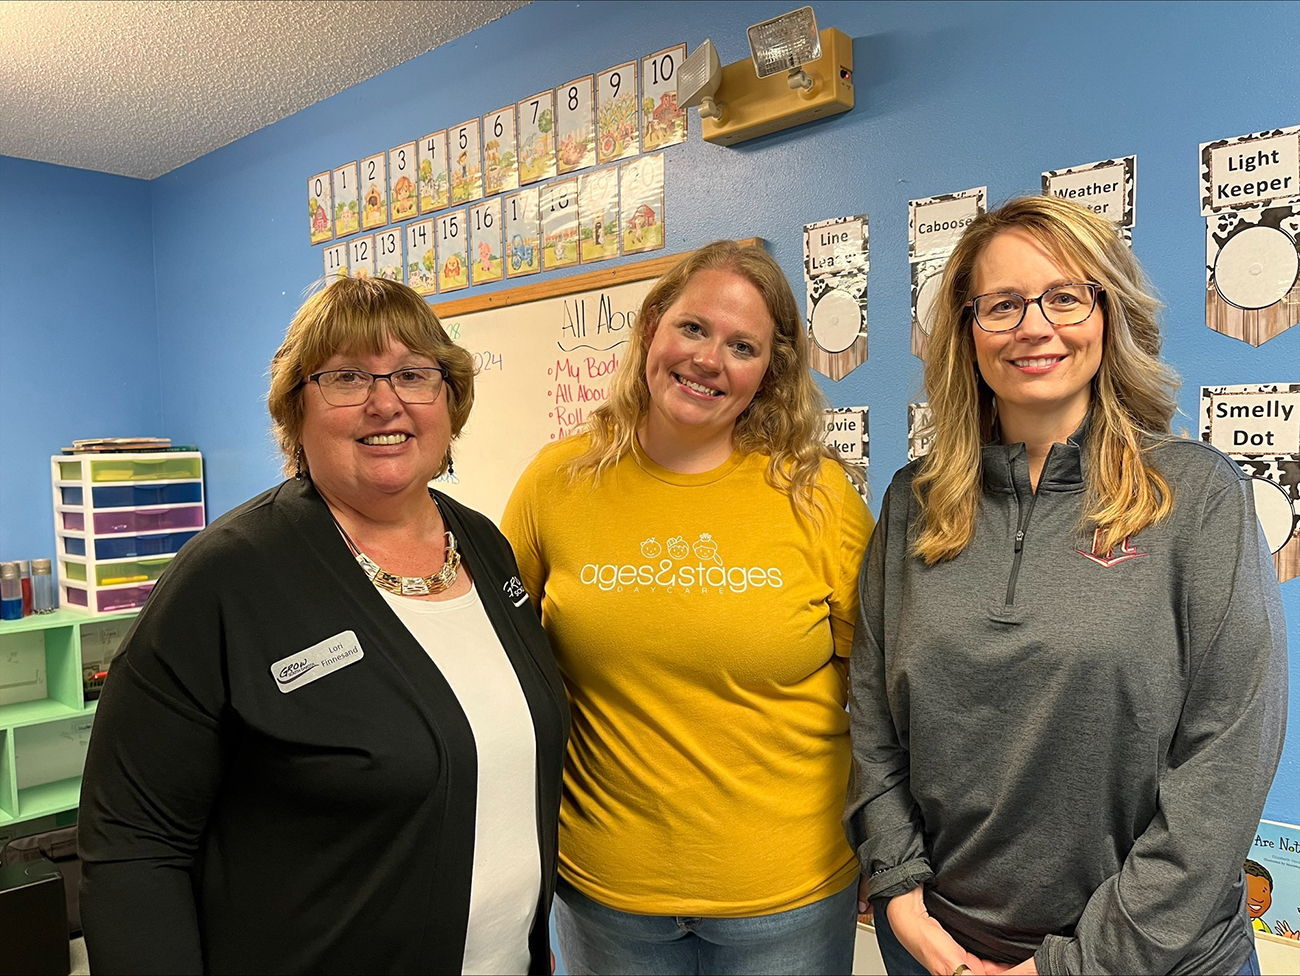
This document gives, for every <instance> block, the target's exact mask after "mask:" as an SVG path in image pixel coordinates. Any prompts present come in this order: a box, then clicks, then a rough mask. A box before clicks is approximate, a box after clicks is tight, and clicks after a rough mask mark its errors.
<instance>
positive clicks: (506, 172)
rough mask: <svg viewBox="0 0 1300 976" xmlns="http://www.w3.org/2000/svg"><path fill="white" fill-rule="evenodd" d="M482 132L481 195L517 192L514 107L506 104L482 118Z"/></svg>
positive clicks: (517, 174) (517, 168)
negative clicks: (507, 191)
mask: <svg viewBox="0 0 1300 976" xmlns="http://www.w3.org/2000/svg"><path fill="white" fill-rule="evenodd" d="M483 133H484V142H483V195H484V196H492V195H493V194H495V193H501V192H503V191H505V190H514V189H517V188H518V186H519V166H518V159H517V156H516V153H515V107H514V106H513V105H507V106H506V107H505V108H499V109H497V110H496V111H495V112H489V113H488V114H487V115H485V116H483Z"/></svg>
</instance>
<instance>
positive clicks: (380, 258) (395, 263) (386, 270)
mask: <svg viewBox="0 0 1300 976" xmlns="http://www.w3.org/2000/svg"><path fill="white" fill-rule="evenodd" d="M375 277H377V278H387V279H388V280H389V281H401V280H402V229H401V228H400V227H389V228H387V229H386V230H381V231H380V232H379V233H378V234H376V235H375Z"/></svg>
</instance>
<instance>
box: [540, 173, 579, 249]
mask: <svg viewBox="0 0 1300 976" xmlns="http://www.w3.org/2000/svg"><path fill="white" fill-rule="evenodd" d="M539 206H540V208H541V215H542V267H543V268H545V269H546V270H547V271H551V270H553V269H555V268H567V267H569V266H570V265H574V264H577V263H578V181H577V179H576V178H574V179H571V180H556V181H555V182H553V183H547V184H546V186H544V187H542V195H541V202H540V204H539Z"/></svg>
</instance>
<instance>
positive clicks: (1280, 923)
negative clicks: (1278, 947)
mask: <svg viewBox="0 0 1300 976" xmlns="http://www.w3.org/2000/svg"><path fill="white" fill-rule="evenodd" d="M1273 927H1274V928H1275V929H1276V930H1277V931H1275V932H1274V933H1273V934H1274V935H1280V936H1281V937H1282V938H1284V939H1300V932H1297V931H1296V930H1295V929H1293V928H1291V926H1289V925H1287V924H1286V920H1285V919H1281V918H1279V919H1278V920H1277V921H1276V922H1274V923H1273Z"/></svg>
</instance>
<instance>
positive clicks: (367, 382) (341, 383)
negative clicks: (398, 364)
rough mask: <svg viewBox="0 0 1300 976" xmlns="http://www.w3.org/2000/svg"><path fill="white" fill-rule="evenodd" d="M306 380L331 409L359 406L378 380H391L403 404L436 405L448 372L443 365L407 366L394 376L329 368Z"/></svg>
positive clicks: (390, 383)
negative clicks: (318, 390)
mask: <svg viewBox="0 0 1300 976" xmlns="http://www.w3.org/2000/svg"><path fill="white" fill-rule="evenodd" d="M307 379H308V381H309V382H312V383H315V384H316V385H317V386H319V387H320V392H321V396H323V397H324V398H325V402H326V403H328V404H329V405H330V406H332V407H356V406H360V405H361V404H363V403H365V402H366V400H368V399H369V398H370V393H371V391H373V390H374V388H375V383H377V382H378V381H379V380H388V384H389V385H390V386H391V387H392V388H393V392H394V393H395V394H396V395H397V399H399V400H401V401H402V402H403V403H433V401H434V400H436V399H438V394H439V393H441V392H442V384H443V383H444V382H446V380H447V371H446V370H445V369H443V368H442V367H441V366H404V367H403V368H401V369H395V370H393V371H392V372H391V373H367V372H366V371H365V370H364V369H327V370H325V371H324V372H321V373H312V374H311V375H310V376H308V377H307Z"/></svg>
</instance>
